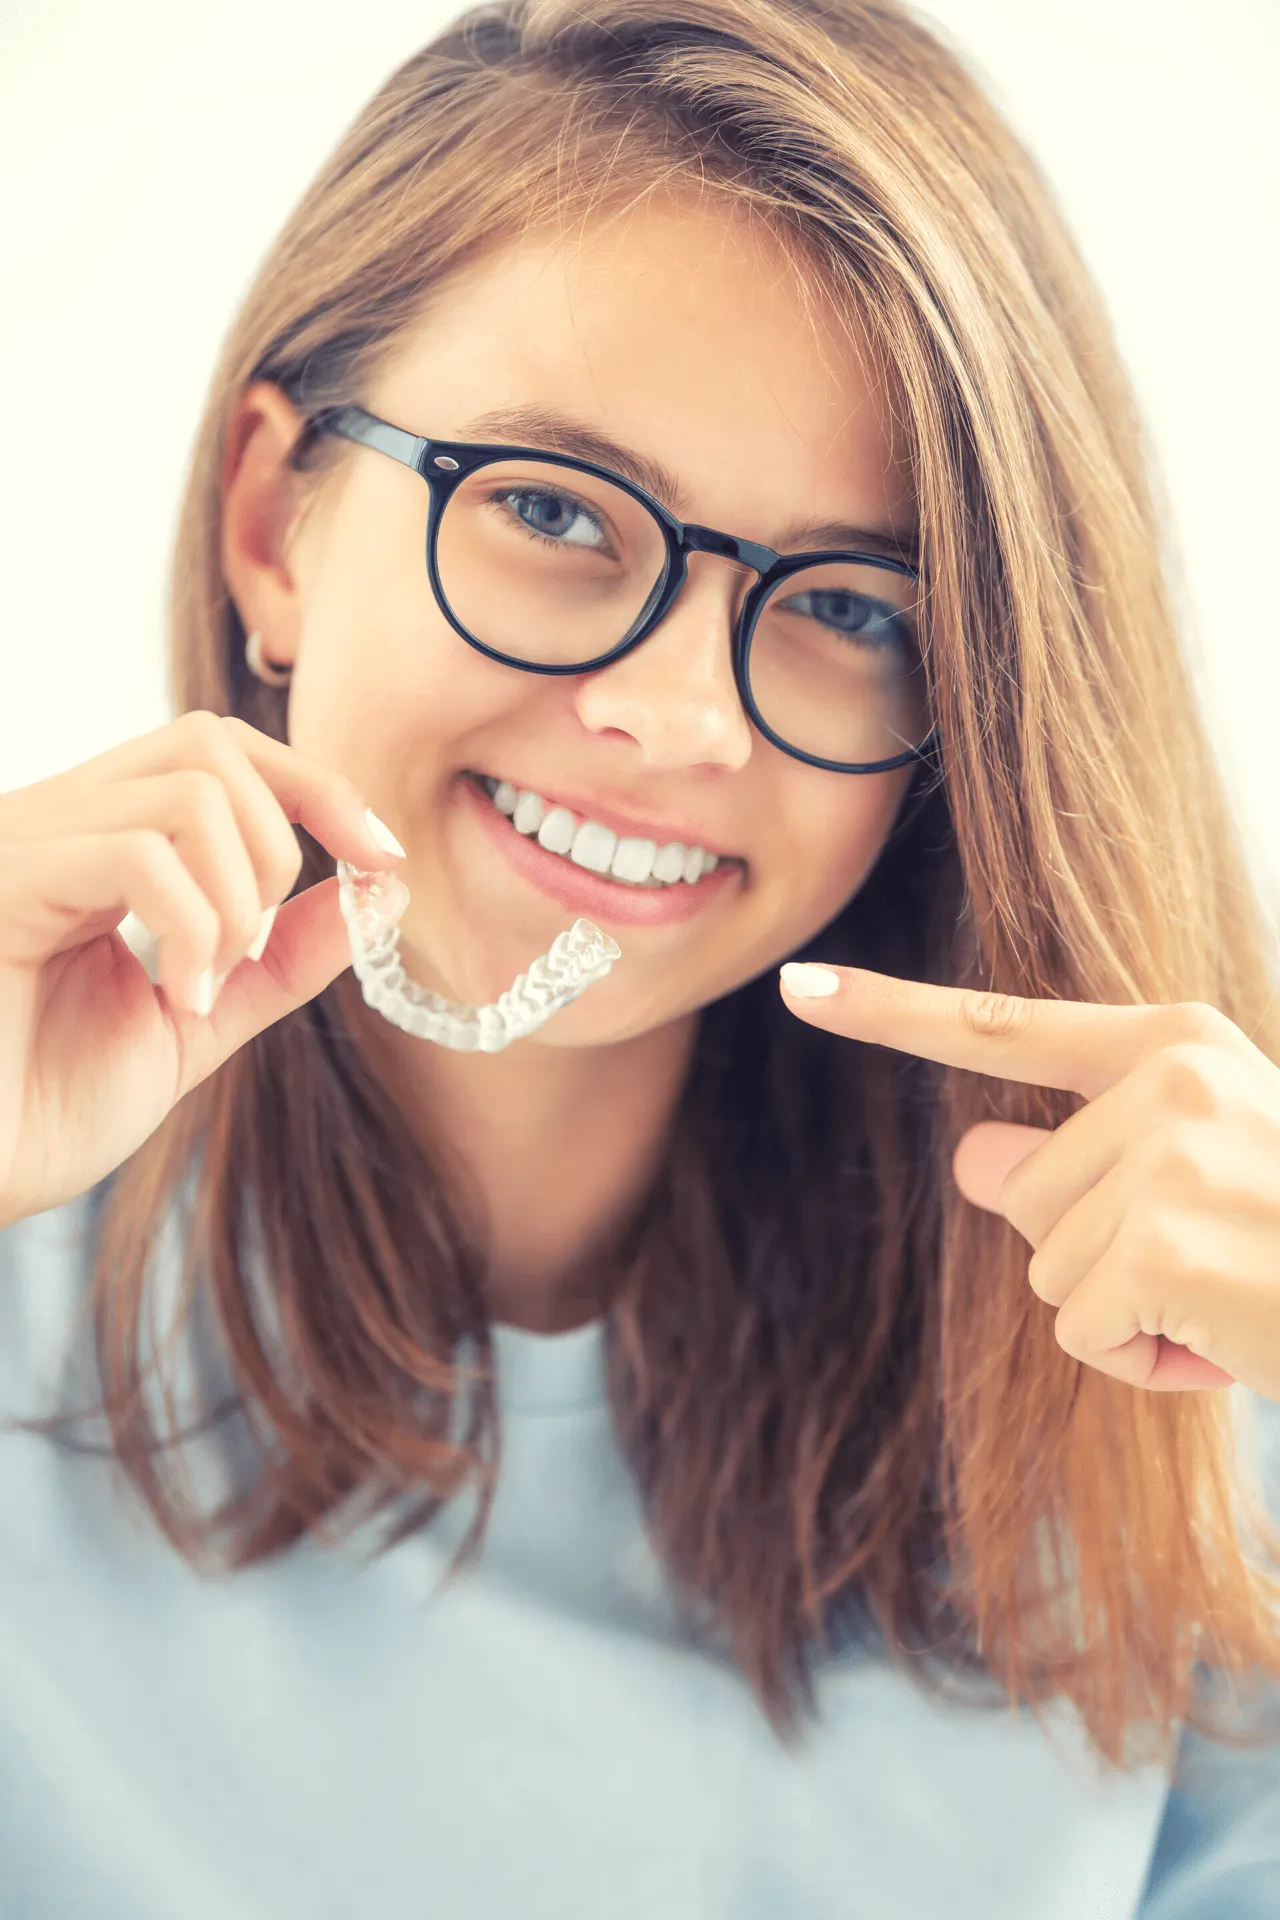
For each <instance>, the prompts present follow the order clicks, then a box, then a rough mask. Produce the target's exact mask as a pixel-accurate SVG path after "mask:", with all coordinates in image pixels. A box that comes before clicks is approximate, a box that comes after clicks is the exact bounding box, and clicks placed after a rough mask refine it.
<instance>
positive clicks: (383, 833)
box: [364, 807, 405, 860]
mask: <svg viewBox="0 0 1280 1920" xmlns="http://www.w3.org/2000/svg"><path fill="white" fill-rule="evenodd" d="M364 824H365V831H366V832H367V833H368V835H369V838H370V839H371V840H372V841H373V844H374V846H375V847H381V848H382V851H383V852H384V853H389V854H391V855H393V857H394V858H395V859H397V860H403V859H404V858H405V851H404V848H403V847H402V846H401V845H400V842H399V841H398V840H397V839H396V837H395V835H394V833H392V831H391V829H390V827H389V826H387V824H386V822H385V821H382V820H379V818H378V816H377V814H376V813H375V812H374V810H373V808H372V807H366V808H365V810H364Z"/></svg>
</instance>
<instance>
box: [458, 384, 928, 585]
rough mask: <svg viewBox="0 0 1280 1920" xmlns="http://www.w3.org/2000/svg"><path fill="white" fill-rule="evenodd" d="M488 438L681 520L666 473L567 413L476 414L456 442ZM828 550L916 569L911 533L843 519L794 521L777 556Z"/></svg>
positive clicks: (681, 505)
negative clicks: (595, 475)
mask: <svg viewBox="0 0 1280 1920" xmlns="http://www.w3.org/2000/svg"><path fill="white" fill-rule="evenodd" d="M490 437H493V438H495V439H497V440H499V441H503V442H505V443H506V444H508V445H525V446H529V447H536V448H537V449H538V450H539V451H540V452H546V453H567V454H572V455H573V456H574V457H575V458H576V459H579V460H590V461H591V462H592V463H593V464H594V465H596V466H598V467H611V468H612V469H613V471H614V472H615V473H620V474H622V476H623V477H624V479H627V480H630V481H631V482H632V484H633V485H634V486H637V487H642V488H643V489H644V491H645V492H646V493H651V494H652V495H653V497H654V499H655V500H660V501H661V502H662V504H663V506H664V507H666V508H667V509H668V511H669V512H671V513H674V514H675V516H676V518H677V519H684V518H685V516H686V514H687V512H688V507H689V496H688V494H687V493H686V491H685V489H684V488H683V487H682V486H681V485H680V483H679V481H678V480H677V479H676V477H675V475H674V474H673V473H672V472H671V470H670V468H668V467H664V466H663V465H662V463H661V461H658V460H652V459H650V458H649V457H648V456H647V455H645V454H643V453H638V452H637V451H636V449H635V448H634V447H626V446H623V445H622V443H621V442H620V441H618V440H613V439H611V438H610V437H609V435H608V434H604V433H599V432H598V431H597V430H596V429H595V428H594V427H589V426H587V425H586V423H585V422H584V421H581V420H577V419H575V418H574V417H573V415H572V414H568V413H558V412H556V411H554V410H553V409H552V408H548V407H533V406H523V407H495V408H494V409H493V410H492V411H491V412H489V413H482V414H479V415H477V417H476V418H475V419H474V420H469V421H467V422H466V424H465V425H464V426H463V427H462V428H461V429H460V430H459V434H458V438H459V439H461V440H473V439H474V440H477V441H479V442H480V443H481V444H483V443H484V442H485V441H487V440H488V439H489V438H490ZM827 547H847V548H858V547H868V548H871V549H873V550H875V551H877V552H882V553H886V554H889V555H890V556H892V557H893V558H895V559H903V560H906V561H908V562H910V563H911V564H913V565H914V564H916V562H917V560H918V556H919V547H918V541H917V537H916V534H915V531H914V529H912V530H906V529H898V528H895V527H893V526H890V525H889V524H888V523H884V524H882V525H880V526H855V525H853V524H852V523H850V522H846V521H843V520H825V521H821V522H818V523H816V524H814V525H808V524H802V523H800V522H796V523H794V524H793V525H791V526H789V527H787V528H785V529H784V531H783V534H782V537H781V539H780V540H779V541H778V544H777V548H776V551H777V552H779V553H789V552H800V553H803V552H809V551H812V552H820V551H821V550H822V549H823V548H827Z"/></svg>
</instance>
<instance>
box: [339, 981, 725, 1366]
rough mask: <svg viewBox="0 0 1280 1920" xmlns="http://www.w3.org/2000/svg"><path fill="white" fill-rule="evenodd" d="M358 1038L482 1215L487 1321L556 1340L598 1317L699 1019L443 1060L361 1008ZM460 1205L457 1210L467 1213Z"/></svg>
mask: <svg viewBox="0 0 1280 1920" xmlns="http://www.w3.org/2000/svg"><path fill="white" fill-rule="evenodd" d="M358 991H359V990H358V988H357V989H356V994H357V999H356V1002H355V1018H356V1022H357V1031H358V1032H359V1033H360V1034H361V1036H362V1040H363V1041H364V1043H365V1045H366V1049H367V1051H368V1053H369V1055H370V1057H371V1059H372V1060H373V1062H374V1064H375V1066H376V1068H377V1071H378V1073H379V1075H380V1077H382V1078H384V1079H386V1080H387V1081H388V1082H389V1084H390V1085H391V1087H392V1088H393V1091H394V1094H395V1097H396V1099H397V1102H398V1103H399V1104H400V1105H401V1107H402V1108H403V1110H404V1113H405V1116H406V1122H407V1124H409V1125H410V1126H411V1127H413V1128H414V1129H415V1131H416V1132H417V1133H418V1136H419V1138H420V1139H421V1140H422V1142H423V1144H424V1148H426V1149H427V1150H430V1146H431V1144H432V1143H433V1142H440V1143H442V1144H443V1145H444V1146H445V1148H446V1150H447V1152H448V1155H449V1157H450V1159H452V1160H454V1161H456V1162H458V1163H459V1164H460V1166H461V1168H462V1170H463V1171H464V1173H465V1175H466V1176H467V1184H468V1186H469V1187H470V1188H471V1189H472V1195H471V1199H470V1204H471V1205H473V1206H474V1205H477V1204H478V1206H479V1208H480V1209H481V1212H482V1219H481V1220H480V1221H473V1220H468V1221H467V1224H468V1225H469V1226H471V1227H472V1228H473V1229H479V1232H480V1236H481V1238H482V1243H483V1244H484V1245H485V1246H486V1247H487V1249H488V1264H487V1271H486V1282H485V1286H486V1296H487V1300H488V1305H489V1313H490V1317H491V1318H492V1319H494V1320H499V1321H502V1322H504V1323H505V1324H506V1325H508V1326H515V1327H523V1328H527V1329H529V1330H530V1331H533V1332H537V1333H559V1332H563V1331H566V1330H567V1329H569V1328H571V1327H576V1326H580V1325H582V1324H583V1323H584V1322H585V1321H587V1320H589V1319H592V1318H594V1317H595V1316H596V1315H598V1314H600V1313H603V1312H604V1311H605V1310H606V1308H607V1306H608V1303H609V1299H608V1296H609V1290H610V1280H611V1270H612V1266H613V1255H614V1252H615V1250H616V1247H617V1244H618V1240H619V1238H620V1236H621V1234H622V1233H623V1232H624V1231H625V1229H626V1227H627V1226H628V1224H629V1223H630V1221H631V1220H632V1219H633V1218H634V1216H635V1213H636V1211H637V1209H638V1208H639V1206H640V1204H641V1202H642V1201H643V1199H644V1196H645V1193H646V1192H647V1190H648V1188H649V1186H650V1183H651V1182H652V1180H653V1177H654V1174H655V1172H656V1170H657V1165H658V1161H659V1158H660V1156H661V1153H662V1149H663V1145H664V1143H665V1140H666V1136H667V1131H668V1127H669V1125H670V1121H671V1118H672V1115H673V1113H674V1111H675V1106H676V1103H677V1101H678V1099H679V1097H680V1090H681V1087H682V1086H683V1084H684V1078H685V1074H686V1072H687V1070H688V1064H689V1056H690V1052H691V1050H692V1045H693V1040H694V1036H695V1033H696V1030H697V1019H696V1016H694V1015H690V1016H688V1017H687V1018H686V1019H683V1020H679V1021H674V1022H672V1023H671V1024H670V1025H668V1026H665V1027H659V1028H658V1029H656V1030H655V1031H654V1032H651V1033H645V1034H641V1035H639V1036H638V1037H637V1038H635V1039H633V1040H624V1041H620V1042H618V1043H617V1044H616V1045H614V1046H608V1047H554V1046H548V1045H545V1044H540V1043H539V1042H538V1041H537V1040H536V1039H535V1040H530V1041H522V1042H519V1043H518V1044H517V1045H515V1046H513V1047H510V1048H508V1049H507V1050H505V1051H504V1052H502V1053H496V1054H481V1053H453V1052H450V1051H449V1050H448V1049H447V1048H444V1047H436V1046H433V1045H431V1043H430V1042H428V1041H423V1040H419V1039H416V1038H415V1037H414V1036H413V1035H412V1034H406V1033H402V1032H400V1031H399V1030H398V1029H397V1028H395V1027H393V1026H391V1025H390V1024H389V1023H388V1022H386V1021H384V1020H383V1019H381V1018H380V1016H379V1015H378V1014H377V1013H375V1012H373V1011H372V1010H371V1009H369V1008H366V1007H365V1006H364V1004H363V1002H362V1001H360V1000H359V999H358ZM465 1204H466V1203H465V1199H464V1205H465Z"/></svg>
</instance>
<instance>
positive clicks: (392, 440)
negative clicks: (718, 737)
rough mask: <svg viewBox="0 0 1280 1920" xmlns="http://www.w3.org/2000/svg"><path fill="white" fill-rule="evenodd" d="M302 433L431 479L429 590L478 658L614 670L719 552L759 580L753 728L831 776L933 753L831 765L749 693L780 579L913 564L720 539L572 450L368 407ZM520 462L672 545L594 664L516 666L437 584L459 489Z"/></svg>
mask: <svg viewBox="0 0 1280 1920" xmlns="http://www.w3.org/2000/svg"><path fill="white" fill-rule="evenodd" d="M303 433H304V436H305V437H309V436H310V435H312V434H333V435H336V436H337V437H338V438H340V439H343V440H351V441H354V442H355V443H356V444H357V445H358V446H362V447H371V448H372V449H373V451H374V452H375V453H385V454H387V455H388V456H389V457H390V458H391V459H392V460H398V461H399V462H400V464H401V465H402V466H406V467H411V468H412V469H413V471H414V472H415V473H416V474H418V475H419V476H420V478H421V479H423V480H425V481H426V483H427V491H428V494H429V496H430V506H429V510H428V515H427V574H428V577H429V579H430V581H431V590H432V592H433V593H434V595H435V597H436V602H437V604H438V606H439V608H440V611H441V613H443V615H444V617H445V619H446V620H447V621H448V622H449V624H450V626H451V627H452V628H453V629H454V631H455V632H456V633H458V634H459V635H460V636H461V637H462V639H464V640H465V641H466V642H467V644H468V646H471V647H474V648H475V649H476V651H477V652H478V653H483V654H485V655H487V657H488V658H489V659H490V660H496V661H498V662H499V663H500V664H501V665H502V666H505V667H516V668H518V669H519V671H520V672H522V673H546V674H577V673H594V672H595V671H596V669H597V668H599V667H607V666H610V665H612V663H613V662H614V661H615V660H621V659H622V658H623V657H624V655H626V654H628V653H630V652H632V651H633V650H634V649H635V648H636V647H638V646H640V645H641V644H642V643H643V642H644V641H645V640H647V639H648V637H649V635H650V634H651V633H652V632H653V630H654V628H655V627H656V626H657V625H658V622H659V621H660V620H661V619H662V618H663V617H664V615H665V614H666V613H667V612H668V611H669V610H670V608H671V606H672V604H673V602H674V601H675V598H676V595H677V594H678V593H679V592H680V589H681V588H682V587H683V585H684V583H685V580H686V578H687V577H688V568H687V559H688V555H689V554H691V553H714V554H718V555H720V556H721V558H723V559H726V560H734V561H737V562H738V563H739V564H740V565H742V566H745V567H747V568H749V569H750V570H751V571H752V572H753V573H755V574H757V575H758V576H759V578H758V579H757V581H756V584H755V585H754V586H753V587H751V588H749V589H748V591H747V594H746V596H745V598H744V600H743V603H742V608H741V611H740V612H739V615H738V618H737V621H736V622H735V626H734V632H733V635H732V659H733V677H734V682H735V684H736V686H737V689H738V696H739V698H740V699H741V701H742V705H743V708H744V710H745V711H746V713H747V715H748V717H749V718H750V720H751V722H752V724H753V725H754V726H755V727H756V728H757V729H758V730H759V732H760V733H762V734H763V735H764V737H765V739H766V740H768V741H770V742H771V743H772V745H774V746H775V747H777V748H779V749H780V751H781V752H783V753H786V754H790V755H791V757H792V758H793V759H795V760H801V761H803V762H804V763H805V764H806V765H807V766H811V767H821V768H823V769H824V770H825V771H827V772H828V773H888V772H890V771H891V770H892V769H893V768H894V767H904V766H906V765H907V764H908V763H909V762H910V761H912V760H923V759H926V758H928V756H929V751H930V749H931V748H932V746H933V745H934V743H935V742H936V740H937V737H938V729H937V727H936V726H935V727H934V728H933V729H932V731H931V732H929V733H928V734H927V735H926V736H925V738H924V740H922V741H921V743H920V745H919V746H918V747H911V748H908V750H907V751H906V752H905V753H900V754H897V755H896V756H895V757H894V758H893V759H891V760H874V761H845V760H825V759H823V758H821V757H820V756H819V755H818V754H815V753H806V752H805V751H804V750H803V749H802V748H800V747H796V746H792V744H791V742H790V741H788V740H784V739H783V738H782V737H781V735H780V734H777V733H775V732H774V730H773V728H772V727H771V726H770V725H769V723H768V721H767V720H766V719H765V717H764V715H763V714H762V713H761V712H760V709H759V707H758V706H757V705H756V702H755V698H754V696H753V695H752V692H751V680H750V676H749V674H748V670H747V669H748V664H749V662H750V658H751V637H752V633H753V631H754V628H755V624H756V620H757V618H758V617H759V613H760V610H761V608H762V607H763V605H764V603H765V601H766V600H767V599H768V597H769V594H770V593H771V592H772V590H773V588H774V587H776V586H777V584H778V582H779V580H785V579H786V578H787V577H788V575H790V574H793V573H800V572H803V571H804V569H805V568H807V567H812V566H816V565H820V564H823V563H827V562H831V561H841V560H843V561H856V562H857V563H858V564H859V565H869V566H874V567H883V568H884V569H885V570H886V571H887V572H889V573H898V574H902V575H904V576H905V577H906V578H907V579H910V580H918V579H919V577H920V572H919V569H918V568H917V567H913V566H911V565H909V564H908V563H907V562H906V561H902V560H892V559H890V558H888V556H887V555H885V554H877V553H857V552H853V551H851V550H843V549H835V550H831V551H826V550H823V551H820V552H816V553H792V554H784V553H777V552H775V551H774V549H773V548H772V547H766V546H762V545H761V544H760V543H759V542H758V541H754V540H741V539H739V538H738V536H737V535H736V534H732V533H722V532H720V531H719V530H718V529H717V528H715V527H703V526H698V525H696V524H687V523H686V522H684V521H682V520H677V518H676V516H675V515H674V514H673V513H672V512H671V511H670V510H669V509H668V508H667V507H665V506H664V505H663V504H662V502H661V500H657V499H655V498H654V496H653V495H652V494H651V493H646V491H645V489H644V488H643V487H638V486H636V484H635V483H634V481H631V480H628V479H627V478H626V477H625V476H624V475H623V474H620V473H615V472H613V470H612V469H611V468H609V467H601V466H597V465H596V464H595V462H594V461H591V460H580V459H577V458H576V457H575V456H574V455H572V454H562V453H549V452H547V451H546V450H545V449H542V448H537V447H515V446H506V445H501V444H479V443H476V442H473V441H461V440H428V439H424V438H423V436H422V435H421V434H416V433H410V432H409V431H408V429H407V428H405V427H396V426H392V425H391V423H390V422H389V421H387V420H380V419H378V417H377V415H376V414H372V413H369V412H367V411H366V410H365V408H363V407H357V406H341V407H326V408H324V409H323V411H321V412H320V413H317V414H315V415H313V416H312V417H311V419H309V420H308V421H307V423H306V426H305V427H304V430H303ZM511 459H518V460H522V461H532V462H537V463H540V464H541V465H543V466H549V467H551V466H554V467H569V468H572V469H573V470H574V471H575V472H577V473H587V474H592V475H594V477H595V478H596V479H597V480H604V481H607V482H608V483H609V484H610V485H611V486H615V487H620V488H621V489H622V491H623V492H624V493H626V494H629V495H630V496H631V498H632V499H633V500H635V501H637V502H638V503H639V505H640V506H642V507H645V508H647V510H648V512H649V513H650V514H651V515H652V517H653V518H654V519H655V520H656V521H657V523H658V526H659V527H660V529H661V530H662V533H663V535H664V537H665V540H666V546H667V558H666V572H665V574H664V576H663V578H662V581H661V584H660V586H659V588H658V590H657V598H656V599H651V604H650V606H649V610H648V612H647V613H645V614H643V615H642V617H641V618H640V620H639V621H638V622H637V624H636V626H635V627H634V629H633V630H632V631H631V632H630V633H628V634H624V636H623V638H622V639H621V640H620V641H619V643H618V645H617V646H615V647H611V648H610V650H609V651H608V652H607V653H602V654H600V655H598V656H597V658H596V659H594V660H584V661H582V662H581V663H580V664H577V665H574V666H552V665H548V664H543V663H541V662H538V661H533V660H518V659H515V658H514V657H513V656H512V655H511V654H508V653H500V652H498V650H497V649H496V648H495V647H491V646H489V645H488V644H487V643H486V642H485V641H483V640H480V639H477V637H476V635H475V634H474V633H470V632H469V631H468V630H467V628H466V627H464V626H463V624H462V622H461V621H460V620H459V618H458V616H457V614H456V613H455V612H454V611H453V608H452V607H451V606H450V605H449V600H448V596H447V594H446V593H445V590H444V584H443V582H442V581H441V578H440V569H439V565H438V563H437V558H436V545H437V539H438V536H439V530H440V522H441V520H442V518H443V516H444V510H445V508H446V507H447V505H448V503H449V500H450V498H451V497H452V495H453V493H454V490H455V489H456V488H457V487H458V486H460V485H461V483H462V482H463V481H464V480H466V479H468V478H469V477H470V476H471V474H473V473H475V472H476V471H477V470H478V469H479V468H481V467H486V466H490V465H492V464H494V463H495V462H497V461H501V460H511Z"/></svg>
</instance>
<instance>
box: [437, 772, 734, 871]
mask: <svg viewBox="0 0 1280 1920" xmlns="http://www.w3.org/2000/svg"><path fill="white" fill-rule="evenodd" d="M466 778H467V780H468V781H469V782H470V784H471V785H472V786H473V787H475V788H476V789H477V790H478V791H479V792H481V793H483V794H485V795H486V796H487V798H488V800H489V802H490V804H491V805H492V806H493V808H494V810H495V811H496V812H498V813H500V814H503V815H505V816H506V818H507V820H508V821H509V822H510V824H511V825H512V827H513V828H514V829H515V831H516V832H517V833H521V834H524V835H525V836H526V837H527V838H528V839H531V840H536V841H537V842H538V845H539V846H540V847H542V848H543V849H544V850H545V851H546V852H547V853H553V854H556V855H558V856H559V858H561V859H562V860H564V861H565V862H566V863H568V864H570V865H573V866H575V867H581V868H582V869H583V870H584V871H585V872H587V873H592V874H595V875H596V877H597V878H598V879H601V880H608V881H613V882H614V883H615V884H617V885H619V886H623V887H633V888H637V889H648V890H649V891H653V890H657V891H659V892H661V891H663V890H664V889H666V888H669V887H677V886H680V887H683V886H697V885H698V883H699V881H701V880H703V879H705V878H706V877H707V876H708V875H709V874H712V873H714V872H715V871H716V870H717V868H719V867H739V868H741V867H742V866H743V865H744V864H745V863H744V862H743V861H741V860H739V859H737V858H735V857H734V856H732V855H721V854H715V853H708V852H707V851H706V849H705V848H703V847H698V846H686V845H685V844H684V842H683V841H680V840H669V841H667V842H666V843H665V844H664V843H661V842H659V841H657V840H646V839H641V838H639V837H638V836H636V837H630V836H626V835H619V834H616V833H615V832H614V831H613V829H612V828H611V827H606V826H602V825H601V823H600V822H599V821H598V820H591V819H587V818H585V817H584V816H583V815H581V814H577V813H574V812H572V810H571V809H570V808H568V807H562V806H560V805H558V804H556V803H555V802H553V801H547V800H544V799H543V798H542V795H541V794H539V793H534V792H533V791H532V789H530V788H528V787H516V786H513V785H512V783H511V781H509V780H498V779H495V778H494V777H493V776H492V775H491V774H487V773H475V772H471V771H468V773H467V775H466Z"/></svg>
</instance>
